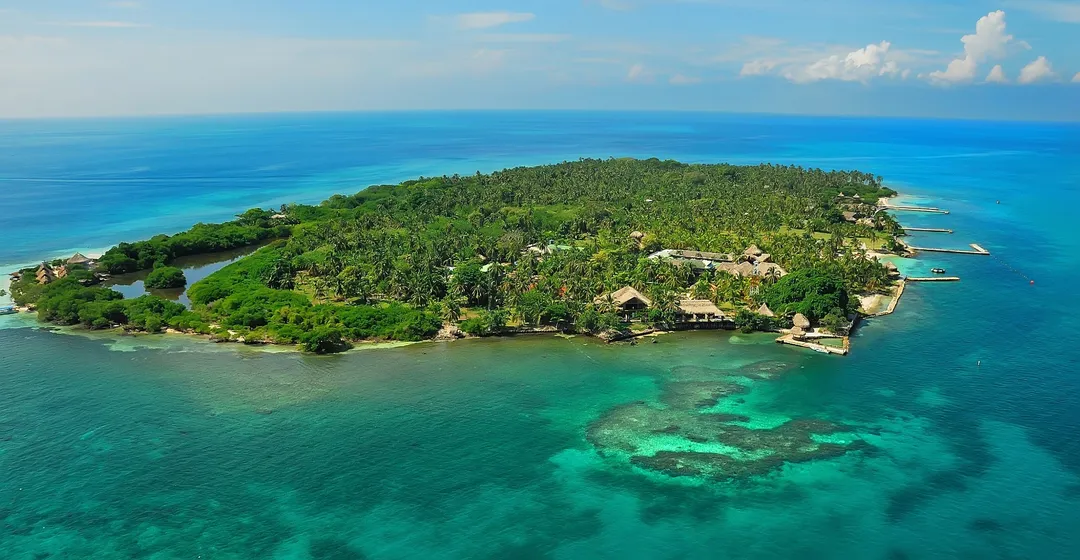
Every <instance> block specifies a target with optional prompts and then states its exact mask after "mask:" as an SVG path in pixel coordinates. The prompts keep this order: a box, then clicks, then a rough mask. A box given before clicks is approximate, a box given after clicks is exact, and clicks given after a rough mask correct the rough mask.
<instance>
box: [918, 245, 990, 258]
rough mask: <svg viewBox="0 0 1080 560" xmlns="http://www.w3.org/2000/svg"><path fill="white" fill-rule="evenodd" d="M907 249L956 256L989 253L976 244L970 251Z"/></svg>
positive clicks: (926, 248) (932, 248)
mask: <svg viewBox="0 0 1080 560" xmlns="http://www.w3.org/2000/svg"><path fill="white" fill-rule="evenodd" d="M908 249H911V250H912V251H925V252H927V253H953V254H957V255H989V254H990V251H987V250H986V249H983V248H982V246H981V245H978V244H976V243H972V244H971V250H970V251H969V250H967V249H939V248H937V247H913V246H910V245H909V246H908Z"/></svg>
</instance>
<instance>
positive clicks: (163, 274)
mask: <svg viewBox="0 0 1080 560" xmlns="http://www.w3.org/2000/svg"><path fill="white" fill-rule="evenodd" d="M145 283H146V287H147V288H151V289H158V290H166V289H172V288H183V287H184V286H187V278H185V277H184V271H183V270H180V269H179V268H176V267H174V266H159V267H157V268H155V269H154V270H153V271H151V272H150V275H149V276H147V277H146V282H145Z"/></svg>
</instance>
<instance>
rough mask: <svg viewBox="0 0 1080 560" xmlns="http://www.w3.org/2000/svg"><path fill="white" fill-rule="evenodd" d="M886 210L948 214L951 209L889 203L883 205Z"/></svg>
mask: <svg viewBox="0 0 1080 560" xmlns="http://www.w3.org/2000/svg"><path fill="white" fill-rule="evenodd" d="M882 208H884V209H885V210H898V211H902V212H926V213H928V214H948V213H949V211H948V210H945V209H942V208H934V207H933V206H893V205H892V204H887V205H885V206H882Z"/></svg>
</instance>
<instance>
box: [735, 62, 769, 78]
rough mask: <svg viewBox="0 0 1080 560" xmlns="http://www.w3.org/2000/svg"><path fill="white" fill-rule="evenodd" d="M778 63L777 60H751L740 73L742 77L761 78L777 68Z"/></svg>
mask: <svg viewBox="0 0 1080 560" xmlns="http://www.w3.org/2000/svg"><path fill="white" fill-rule="evenodd" d="M776 65H777V61H775V60H751V61H750V62H747V63H746V64H743V67H742V70H740V71H739V75H740V76H761V75H763V74H768V73H769V72H772V71H773V68H776Z"/></svg>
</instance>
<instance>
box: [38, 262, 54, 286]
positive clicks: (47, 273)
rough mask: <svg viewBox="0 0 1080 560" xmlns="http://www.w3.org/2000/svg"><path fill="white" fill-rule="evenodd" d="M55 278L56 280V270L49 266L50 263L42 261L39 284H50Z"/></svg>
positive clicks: (39, 269) (39, 268)
mask: <svg viewBox="0 0 1080 560" xmlns="http://www.w3.org/2000/svg"><path fill="white" fill-rule="evenodd" d="M53 280H56V272H55V271H54V270H53V268H52V267H51V266H49V263H41V266H39V267H38V269H37V282H38V284H48V283H49V282H52V281H53Z"/></svg>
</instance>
